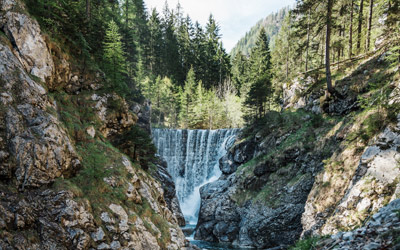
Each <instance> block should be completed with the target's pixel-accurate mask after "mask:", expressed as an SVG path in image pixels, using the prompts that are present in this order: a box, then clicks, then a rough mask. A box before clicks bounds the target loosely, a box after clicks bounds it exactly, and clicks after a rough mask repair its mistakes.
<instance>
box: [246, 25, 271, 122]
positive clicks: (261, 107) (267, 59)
mask: <svg viewBox="0 0 400 250" xmlns="http://www.w3.org/2000/svg"><path fill="white" fill-rule="evenodd" d="M248 66H249V70H250V74H249V75H248V78H247V81H248V82H247V83H245V84H244V85H243V87H242V89H241V91H240V92H241V95H243V96H244V97H245V99H246V100H245V104H246V106H247V108H248V109H249V114H248V115H247V119H248V120H251V119H254V118H255V117H258V118H261V116H262V115H264V114H265V110H266V109H267V107H266V103H267V102H268V103H269V104H270V98H271V96H272V94H273V90H272V73H271V69H272V65H271V53H270V50H269V41H268V37H267V34H266V32H265V29H261V31H260V34H259V36H258V40H257V42H256V47H254V48H253V49H252V51H251V55H250V59H249V64H248ZM269 109H270V108H269Z"/></svg>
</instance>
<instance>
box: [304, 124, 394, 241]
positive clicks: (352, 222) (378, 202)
mask: <svg viewBox="0 0 400 250" xmlns="http://www.w3.org/2000/svg"><path fill="white" fill-rule="evenodd" d="M398 119H399V122H398V124H397V125H396V126H392V127H388V128H386V129H385V130H384V131H383V132H382V133H381V134H380V135H379V136H378V137H377V139H376V141H375V143H373V144H372V145H370V146H369V147H367V148H366V149H365V151H364V153H363V154H362V156H361V159H360V161H359V164H358V167H357V168H356V170H355V172H354V174H353V176H352V180H351V182H350V184H349V186H348V187H347V188H346V189H345V192H344V195H343V197H342V199H341V200H340V202H339V204H337V205H336V206H334V207H333V208H331V211H325V212H321V211H320V209H318V206H319V205H318V202H316V200H317V199H318V195H317V192H314V191H312V192H311V194H310V196H309V198H308V201H307V205H306V207H305V212H304V214H303V216H302V222H303V226H304V234H305V235H308V234H336V233H338V228H340V227H342V228H350V227H352V226H356V225H357V224H358V223H360V221H364V220H365V219H366V218H367V217H368V216H369V215H370V214H371V213H373V212H376V211H377V210H378V209H380V208H381V207H383V206H384V205H385V204H386V203H387V202H388V201H391V200H394V199H397V198H400V185H399V178H400V169H399V167H398V166H399V165H398V164H399V163H398V162H399V159H400V153H399V151H398V149H399V147H400V133H399V132H400V116H399V117H398ZM318 179H323V174H322V173H321V174H320V176H318V177H317V180H318ZM317 183H318V182H317ZM317 188H318V185H317V184H316V185H315V187H314V188H313V190H314V189H315V190H316V189H317Z"/></svg>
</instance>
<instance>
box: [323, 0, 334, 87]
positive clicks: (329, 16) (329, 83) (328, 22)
mask: <svg viewBox="0 0 400 250" xmlns="http://www.w3.org/2000/svg"><path fill="white" fill-rule="evenodd" d="M332 6H333V0H328V11H327V14H326V43H325V68H326V85H327V88H328V92H329V93H331V94H332V93H334V89H333V87H332V76H331V62H330V42H331V26H332Z"/></svg>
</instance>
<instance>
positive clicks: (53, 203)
mask: <svg viewBox="0 0 400 250" xmlns="http://www.w3.org/2000/svg"><path fill="white" fill-rule="evenodd" d="M0 29H1V31H2V32H4V34H5V36H4V35H2V34H0V249H137V250H140V249H142V250H148V249H168V250H175V249H191V247H190V246H189V244H188V242H187V241H186V240H185V237H184V235H183V233H182V230H181V229H180V228H179V226H178V223H180V222H181V220H182V219H181V218H180V217H179V216H181V214H179V204H177V200H176V196H175V189H174V184H173V183H171V181H170V177H168V175H166V174H165V173H164V172H162V171H160V173H159V174H164V175H163V176H162V177H160V178H159V180H160V181H164V180H165V181H166V182H165V183H163V185H161V184H160V183H159V182H158V181H156V180H155V178H154V177H152V176H150V174H149V173H147V172H145V171H144V170H143V169H141V168H140V166H138V164H132V162H131V161H130V159H128V158H127V157H126V156H125V155H123V154H122V153H121V152H120V151H119V150H118V149H116V148H114V147H113V146H112V145H111V143H110V141H109V138H112V137H113V136H115V135H120V134H123V133H124V132H125V131H126V130H129V129H130V128H131V127H132V126H133V125H135V124H136V122H137V121H138V119H140V120H141V122H142V124H141V125H142V126H144V128H149V127H150V125H149V123H148V124H146V122H149V121H150V120H149V114H150V107H149V105H143V106H142V105H139V104H138V105H135V107H136V108H135V110H133V109H132V108H131V107H130V106H132V105H128V103H127V102H126V101H125V100H124V99H123V98H121V97H119V96H118V95H116V94H112V93H110V94H105V95H104V94H99V93H98V92H97V91H96V90H98V89H99V88H100V87H101V86H102V85H103V82H102V81H104V75H103V74H102V73H101V72H84V73H82V72H81V71H80V70H79V65H76V64H77V63H76V62H75V63H74V65H73V64H72V63H71V62H70V61H69V59H70V58H69V57H70V56H71V55H66V54H63V53H62V52H61V50H60V49H59V48H58V47H57V45H56V44H54V43H53V42H50V41H49V40H50V39H48V38H46V37H45V36H43V35H42V33H41V30H40V26H39V24H38V23H37V22H36V21H35V20H34V19H33V18H31V17H30V16H29V14H28V11H27V9H26V8H25V6H24V4H23V3H22V2H20V1H18V0H0ZM55 62H57V63H55ZM49 90H50V91H52V94H51V95H49V92H48V91H49ZM82 90H87V92H88V93H83V94H81V92H82ZM70 100H74V102H75V103H71V102H70ZM82 110H84V112H83V111H82ZM135 111H136V112H135ZM85 112H86V113H85ZM88 112H91V113H90V114H88ZM78 142H79V143H78ZM88 150H92V151H89V152H88ZM91 154H96V156H93V155H91ZM90 157H91V159H92V160H88V159H87V158H90ZM160 169H161V170H162V167H160ZM168 178H169V179H168ZM163 188H164V189H163ZM164 190H165V191H164ZM166 201H167V202H166ZM174 209H175V210H176V212H177V214H178V218H177V217H176V216H175V215H174V213H173V212H175V210H174ZM171 210H173V212H172V211H171Z"/></svg>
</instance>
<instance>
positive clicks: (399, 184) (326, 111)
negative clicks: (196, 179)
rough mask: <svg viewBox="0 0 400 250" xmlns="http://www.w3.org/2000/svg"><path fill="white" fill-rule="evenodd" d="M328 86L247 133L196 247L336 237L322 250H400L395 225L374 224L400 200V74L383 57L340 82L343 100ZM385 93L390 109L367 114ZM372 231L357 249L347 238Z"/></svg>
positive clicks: (214, 192)
mask: <svg viewBox="0 0 400 250" xmlns="http://www.w3.org/2000/svg"><path fill="white" fill-rule="evenodd" d="M320 82H321V81H320ZM320 82H318V81H316V80H313V79H312V78H310V77H309V78H305V79H303V80H301V79H300V80H297V81H296V82H295V83H294V84H292V85H291V86H290V87H289V86H287V88H286V93H285V103H284V106H285V107H286V110H284V111H282V112H281V113H277V112H271V113H269V114H267V116H266V117H265V118H264V119H263V120H261V121H259V122H258V124H254V125H253V126H252V127H250V128H247V130H245V131H244V132H243V134H242V135H241V136H240V138H239V139H238V140H237V142H236V143H235V145H234V146H233V147H232V148H231V149H230V151H229V152H228V154H227V155H226V156H225V157H224V158H222V160H221V161H220V169H221V171H222V172H223V175H222V176H221V178H220V179H219V180H218V181H216V182H213V183H210V184H208V185H206V186H204V187H202V188H201V198H202V202H201V210H200V217H199V223H198V225H197V228H196V234H195V239H202V240H208V241H215V242H230V243H233V244H234V245H235V246H240V247H255V248H270V247H276V246H281V247H287V246H289V245H292V244H294V243H295V242H296V241H297V240H298V239H300V238H301V237H303V238H308V237H316V236H318V237H320V236H324V235H333V236H332V238H331V240H328V241H323V243H321V244H320V246H319V247H320V248H318V249H331V248H332V247H335V246H336V247H339V249H348V248H346V247H349V246H353V247H356V248H354V249H363V246H365V247H366V246H368V245H369V244H370V243H371V244H372V245H370V246H368V247H371V248H367V249H378V248H376V247H377V244H378V245H379V244H381V245H379V246H380V247H386V248H388V249H396V247H395V245H396V244H397V243H396V242H397V241H399V240H400V239H398V238H396V236H395V235H396V232H398V231H396V230H398V227H396V226H393V225H398V223H397V221H396V219H395V217H393V218H392V219H390V220H388V221H381V220H379V222H378V223H375V224H374V222H368V221H369V220H370V219H371V218H372V216H373V215H374V214H375V213H376V212H378V211H379V209H381V208H382V207H384V206H385V205H387V204H389V203H390V202H395V200H396V199H398V198H400V194H399V190H400V169H399V159H400V155H399V147H400V140H399V136H400V123H399V122H400V116H399V114H398V111H396V110H398V109H397V108H396V107H397V106H396V105H398V103H399V101H398V100H399V98H398V96H399V95H398V93H399V85H400V76H399V69H398V67H391V66H390V65H389V64H388V63H387V62H385V53H383V52H382V53H378V54H377V55H374V56H372V57H371V58H368V59H366V60H365V61H363V62H361V63H360V64H359V65H358V66H357V67H356V68H355V69H354V70H352V71H351V72H349V73H348V75H346V76H344V77H343V79H341V80H339V81H337V82H336V85H335V88H336V89H337V90H338V91H339V92H340V97H337V98H332V97H328V98H326V96H325V93H324V91H323V90H321V88H320V87H317V86H319V85H318V84H320ZM372 84H373V86H376V85H379V86H381V88H382V89H384V90H382V91H381V90H379V92H378V91H376V89H374V88H373V87H371V85H372ZM322 89H323V88H322ZM384 91H387V92H386V93H388V94H387V95H385V97H384V98H386V99H384V101H383V103H385V104H384V105H388V106H390V108H388V109H384V108H382V106H383V104H381V106H380V105H377V104H372V105H370V106H368V107H367V108H366V107H362V105H361V104H362V102H361V101H360V100H368V99H367V98H371V96H373V97H374V98H377V97H376V96H378V94H379V93H382V92H384ZM380 98H382V97H380ZM373 100H374V99H373ZM376 100H377V99H375V102H376ZM374 105H376V106H374ZM396 204H397V203H396ZM394 206H395V205H394ZM396 206H397V205H396ZM388 213H389V214H391V213H393V212H388ZM366 223H369V224H367V225H371V226H370V227H373V228H371V229H369V227H368V226H367V227H364V228H361V229H360V230H358V229H357V230H358V231H357V230H356V231H352V232H351V233H348V234H347V235H352V236H351V237H353V238H351V239H350V238H349V237H348V236H347V235H346V234H345V233H342V232H343V231H344V232H346V231H349V230H354V229H355V228H358V227H362V226H363V225H366ZM396 223H397V224H396ZM372 224H373V225H374V226H372ZM385 225H386V226H385ZM378 232H379V233H378ZM383 232H386V233H388V235H392V236H390V237H388V238H385V239H386V240H379V237H382V235H383V234H384V233H383ZM378 235H381V236H378ZM355 237H359V238H357V239H359V241H353V240H354V239H355ZM396 239H397V241H396ZM341 242H344V243H343V244H341ZM346 242H347V243H346ZM351 242H353V243H354V245H352V244H353V243H351ZM324 247H326V248H324ZM357 247H361V248H357ZM374 247H375V248H374Z"/></svg>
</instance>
